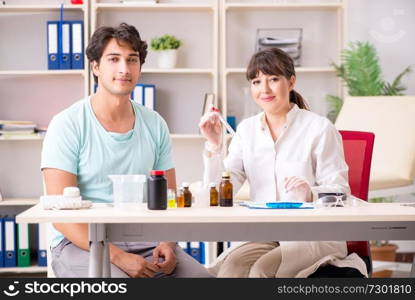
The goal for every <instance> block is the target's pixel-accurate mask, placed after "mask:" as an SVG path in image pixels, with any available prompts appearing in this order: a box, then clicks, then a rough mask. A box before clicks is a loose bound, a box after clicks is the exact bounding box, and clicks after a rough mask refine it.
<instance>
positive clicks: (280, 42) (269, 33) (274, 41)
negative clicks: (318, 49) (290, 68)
mask: <svg viewBox="0 0 415 300" xmlns="http://www.w3.org/2000/svg"><path fill="white" fill-rule="evenodd" d="M301 40H302V28H266V29H264V28H258V29H257V39H256V41H257V45H256V50H257V51H259V50H264V49H267V48H273V47H275V48H279V49H281V50H283V51H284V52H286V53H287V54H288V55H289V56H290V57H291V58H292V59H293V60H294V65H295V66H300V65H301Z"/></svg>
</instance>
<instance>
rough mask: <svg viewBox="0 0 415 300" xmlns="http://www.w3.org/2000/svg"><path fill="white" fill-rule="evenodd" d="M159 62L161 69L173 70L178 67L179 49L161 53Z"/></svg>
mask: <svg viewBox="0 0 415 300" xmlns="http://www.w3.org/2000/svg"><path fill="white" fill-rule="evenodd" d="M157 62H158V66H159V68H161V69H172V68H174V67H176V62H177V49H171V50H162V51H159V54H158V60H157Z"/></svg>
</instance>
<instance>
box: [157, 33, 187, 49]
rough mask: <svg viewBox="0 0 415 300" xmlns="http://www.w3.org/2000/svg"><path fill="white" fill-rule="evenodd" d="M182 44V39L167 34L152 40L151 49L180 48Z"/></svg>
mask: <svg viewBox="0 0 415 300" xmlns="http://www.w3.org/2000/svg"><path fill="white" fill-rule="evenodd" d="M181 45H182V41H180V40H178V39H177V38H176V37H175V36H172V35H168V34H165V35H163V36H161V37H156V38H153V39H152V40H151V44H150V46H151V49H152V50H155V51H161V50H170V49H178V48H179V47H180V46H181Z"/></svg>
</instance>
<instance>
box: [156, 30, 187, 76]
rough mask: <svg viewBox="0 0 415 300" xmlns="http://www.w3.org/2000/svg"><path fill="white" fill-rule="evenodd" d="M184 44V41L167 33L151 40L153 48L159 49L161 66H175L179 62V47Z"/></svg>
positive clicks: (167, 67)
mask: <svg viewBox="0 0 415 300" xmlns="http://www.w3.org/2000/svg"><path fill="white" fill-rule="evenodd" d="M181 45H182V41H180V40H178V39H177V38H176V37H175V36H173V35H168V34H165V35H163V36H161V37H155V38H153V39H152V40H151V49H152V50H154V51H158V52H159V54H158V65H159V68H162V69H169V68H174V67H175V66H176V63H177V49H178V48H179V47H180V46H181Z"/></svg>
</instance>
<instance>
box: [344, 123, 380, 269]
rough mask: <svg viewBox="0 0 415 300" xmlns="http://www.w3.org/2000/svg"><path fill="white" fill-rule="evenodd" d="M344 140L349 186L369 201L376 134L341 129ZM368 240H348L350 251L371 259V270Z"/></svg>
mask: <svg viewBox="0 0 415 300" xmlns="http://www.w3.org/2000/svg"><path fill="white" fill-rule="evenodd" d="M339 132H340V134H341V136H342V140H343V149H344V158H345V160H346V163H347V165H348V166H349V186H350V190H351V194H352V195H353V196H355V197H357V198H360V199H362V200H366V201H367V195H368V191H369V179H370V166H371V162H372V152H373V144H374V141H375V135H374V134H373V133H371V132H361V131H345V130H340V131H339ZM369 249H370V248H369V243H368V242H367V241H347V251H348V253H349V254H350V253H353V252H355V253H357V254H358V255H359V256H361V257H367V258H368V260H369V266H368V272H369V273H370V272H371V263H370V250H369Z"/></svg>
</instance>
